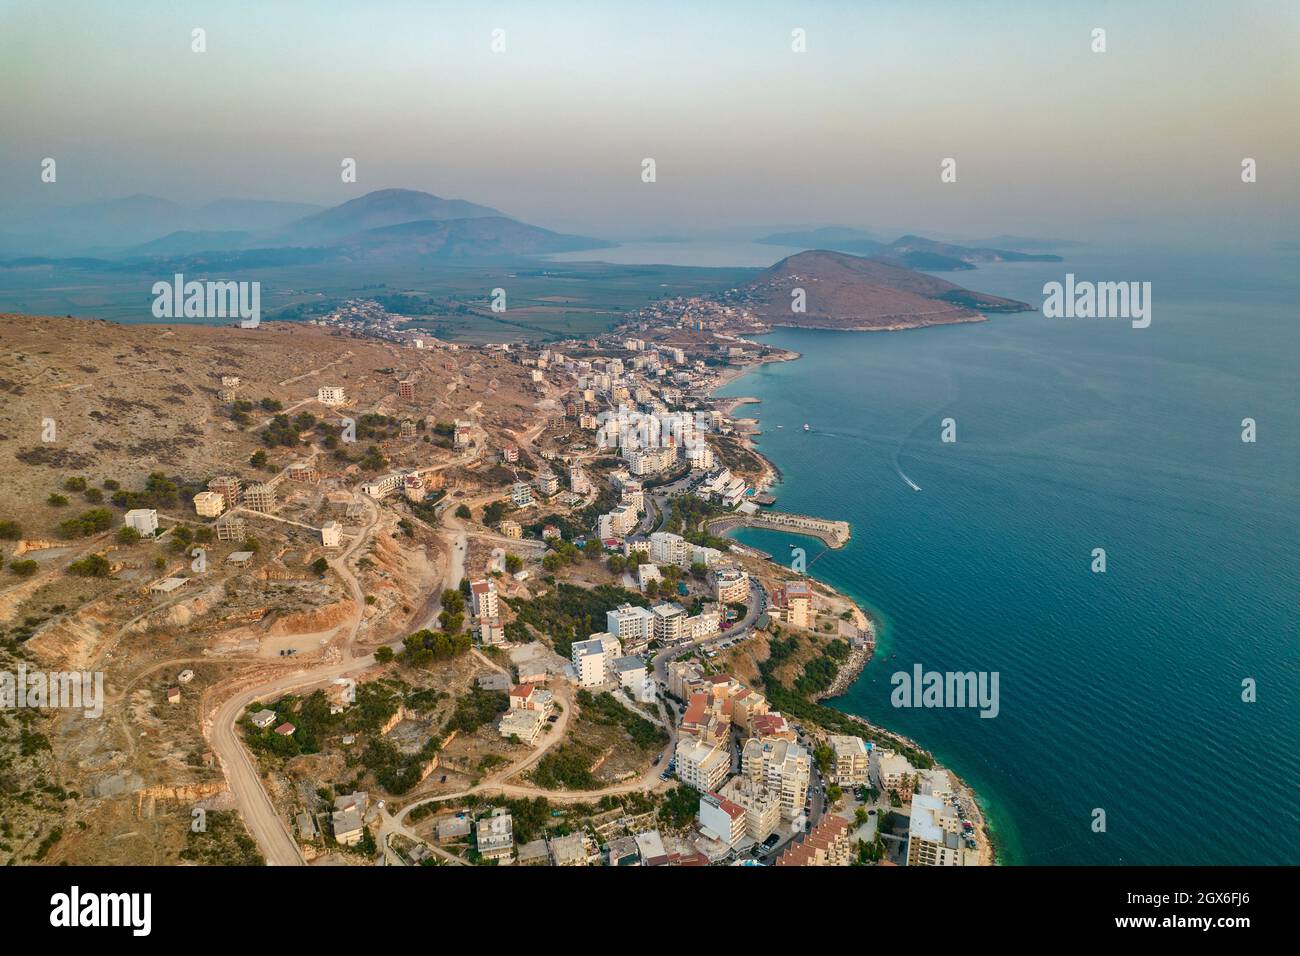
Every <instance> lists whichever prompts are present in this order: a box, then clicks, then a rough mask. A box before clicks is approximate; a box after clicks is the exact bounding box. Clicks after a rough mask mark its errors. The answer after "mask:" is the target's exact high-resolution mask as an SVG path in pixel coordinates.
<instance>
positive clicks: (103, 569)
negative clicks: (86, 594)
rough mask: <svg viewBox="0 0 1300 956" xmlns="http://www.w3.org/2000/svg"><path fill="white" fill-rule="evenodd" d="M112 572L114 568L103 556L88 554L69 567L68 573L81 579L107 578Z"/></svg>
mask: <svg viewBox="0 0 1300 956" xmlns="http://www.w3.org/2000/svg"><path fill="white" fill-rule="evenodd" d="M112 571H113V566H112V565H111V564H109V561H108V558H106V557H104V556H103V555H102V554H88V555H86V557H84V558H82V559H81V560H80V561H73V562H72V563H71V564H69V565H68V573H69V574H75V575H77V577H80V578H106V577H108V576H109V574H111V573H112Z"/></svg>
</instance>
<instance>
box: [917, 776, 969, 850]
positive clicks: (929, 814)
mask: <svg viewBox="0 0 1300 956" xmlns="http://www.w3.org/2000/svg"><path fill="white" fill-rule="evenodd" d="M961 831H962V825H961V817H960V816H959V815H958V813H957V808H956V807H954V806H953V805H952V804H950V803H945V802H944V801H943V800H942V799H941V798H939V797H933V796H929V795H927V794H924V793H918V794H916V796H914V797H912V816H911V820H910V821H909V823H908V827H907V865H908V866H961V865H962V863H963V862H964V860H965V854H964V852H963V850H962V836H961Z"/></svg>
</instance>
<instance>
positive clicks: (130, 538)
mask: <svg viewBox="0 0 1300 956" xmlns="http://www.w3.org/2000/svg"><path fill="white" fill-rule="evenodd" d="M139 540H140V532H139V531H136V530H135V528H132V527H131V526H130V525H123V526H122V527H121V528H118V529H117V543H118V544H124V545H132V544H135V543H136V542H138V541H139Z"/></svg>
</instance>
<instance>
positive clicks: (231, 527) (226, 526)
mask: <svg viewBox="0 0 1300 956" xmlns="http://www.w3.org/2000/svg"><path fill="white" fill-rule="evenodd" d="M212 527H213V528H215V529H216V532H217V540H218V541H243V540H244V538H245V536H246V535H247V533H248V526H247V524H246V522H245V521H244V519H243V518H241V517H240V516H239V515H237V514H235V513H234V512H232V511H227V512H226V513H225V514H223V515H222V516H221V517H220V518H218V519H217V520H216V523H214V524H213V526H212Z"/></svg>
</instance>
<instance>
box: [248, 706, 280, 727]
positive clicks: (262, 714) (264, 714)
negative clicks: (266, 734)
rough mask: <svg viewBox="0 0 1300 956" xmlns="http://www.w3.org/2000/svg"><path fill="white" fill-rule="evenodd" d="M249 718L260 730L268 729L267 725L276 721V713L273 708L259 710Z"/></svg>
mask: <svg viewBox="0 0 1300 956" xmlns="http://www.w3.org/2000/svg"><path fill="white" fill-rule="evenodd" d="M249 720H250V722H251V723H252V725H253V726H254V727H256V728H257V729H258V730H266V728H267V727H270V726H271V725H272V724H273V723H275V721H276V714H275V711H273V710H259V711H258V712H257V713H255V714H254V715H253V716H252V717H250V718H249Z"/></svg>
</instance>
